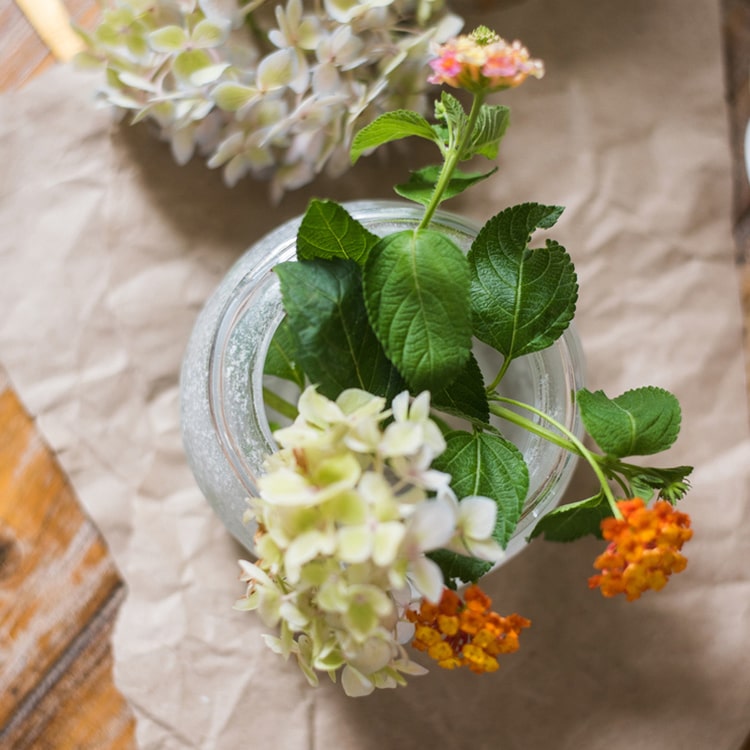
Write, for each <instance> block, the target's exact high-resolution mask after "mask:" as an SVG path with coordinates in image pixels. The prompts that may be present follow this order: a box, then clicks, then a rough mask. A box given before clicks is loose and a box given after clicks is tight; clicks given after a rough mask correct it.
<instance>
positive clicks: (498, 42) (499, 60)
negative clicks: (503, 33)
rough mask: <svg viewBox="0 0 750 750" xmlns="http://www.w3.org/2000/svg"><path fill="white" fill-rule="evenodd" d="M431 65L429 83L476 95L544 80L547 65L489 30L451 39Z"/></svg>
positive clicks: (481, 29) (484, 28) (441, 47)
mask: <svg viewBox="0 0 750 750" xmlns="http://www.w3.org/2000/svg"><path fill="white" fill-rule="evenodd" d="M436 55H437V56H436V57H435V59H433V60H431V61H430V67H431V68H432V70H433V74H432V76H430V78H429V81H430V83H438V84H446V85H448V86H453V87H454V88H461V89H465V90H466V91H474V92H479V91H481V92H491V91H501V90H503V89H508V88H513V87H515V86H518V85H520V84H521V83H523V82H524V81H525V80H526V79H527V78H528V77H529V76H534V77H535V78H541V77H542V76H543V75H544V64H543V63H542V61H541V60H535V59H532V58H531V56H530V55H529V51H528V49H526V47H524V46H523V45H522V44H521V43H520V42H518V41H514V42H506V41H505V39H503V38H502V37H500V36H498V34H496V33H495V32H494V31H490V29H488V28H487V27H486V26H480V27H478V28H477V29H475V30H474V31H473V32H472V33H471V34H467V35H462V36H458V37H455V38H453V39H450V40H449V41H448V42H446V43H445V44H442V45H440V46H439V47H438V48H437V51H436Z"/></svg>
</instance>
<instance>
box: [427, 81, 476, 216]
mask: <svg viewBox="0 0 750 750" xmlns="http://www.w3.org/2000/svg"><path fill="white" fill-rule="evenodd" d="M484 97H485V94H484V92H481V91H480V92H479V93H476V94H474V100H473V101H472V103H471V111H470V112H469V118H468V120H467V121H466V127H465V128H464V131H463V133H459V134H458V138H456V139H455V140H454V142H453V145H452V147H451V148H450V149H449V151H448V155H447V156H446V158H445V161H444V162H443V168H442V169H441V170H440V176H439V177H438V181H437V182H436V183H435V189H434V190H433V191H432V195H431V196H430V202H429V204H428V205H427V208H425V212H424V216H423V217H422V221H420V222H419V226H418V227H417V230H420V229H426V228H427V226H428V224H429V223H430V221H431V220H432V216H433V214H434V213H435V211H436V209H437V207H438V206H439V205H440V203H441V202H442V200H443V193H445V190H446V188H447V187H448V184H449V183H450V181H451V178H452V177H453V172H454V171H455V169H456V166H457V165H458V162H459V161H460V159H461V157H462V155H463V153H464V151H465V149H466V144H467V143H468V141H469V138H471V134H472V133H473V132H474V126H475V125H476V123H477V118H478V117H479V111H480V110H481V108H482V103H483V102H484Z"/></svg>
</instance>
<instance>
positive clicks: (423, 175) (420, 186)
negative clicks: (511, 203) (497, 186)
mask: <svg viewBox="0 0 750 750" xmlns="http://www.w3.org/2000/svg"><path fill="white" fill-rule="evenodd" d="M440 169H441V166H440V165H434V166H430V167H423V168H422V169H417V170H416V171H413V172H412V173H411V176H410V177H409V181H408V182H404V183H402V184H400V185H396V187H395V188H394V190H395V191H396V192H397V193H398V194H399V195H400V196H401V197H402V198H408V199H409V200H412V201H415V202H416V203H421V204H422V205H423V206H426V205H427V204H428V203H429V202H430V198H431V197H432V192H433V190H434V188H435V183H436V182H437V181H438V178H439V177H440ZM495 172H497V167H495V168H494V169H492V170H490V171H489V172H461V171H459V170H458V169H456V170H454V172H453V175H452V176H451V179H450V181H449V182H448V185H447V186H446V188H445V192H444V193H443V197H442V200H441V202H442V201H445V200H448V199H449V198H453V196H455V195H458V194H459V193H463V191H464V190H466V189H467V188H470V187H471V186H472V185H476V183H477V182H481V181H482V180H486V179H487V178H488V177H490V176H491V175H493V174H495Z"/></svg>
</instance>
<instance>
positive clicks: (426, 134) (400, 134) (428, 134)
mask: <svg viewBox="0 0 750 750" xmlns="http://www.w3.org/2000/svg"><path fill="white" fill-rule="evenodd" d="M410 135H416V136H419V137H420V138H426V139H427V140H428V141H434V140H435V139H436V136H435V132H434V131H433V129H432V127H431V126H430V123H429V122H427V120H425V118H424V117H422V115H420V114H417V113H416V112H411V111H410V110H407V109H397V110H395V111H393V112H386V113H385V114H383V115H380V117H378V118H377V119H375V120H373V122H371V123H370V124H369V125H365V127H363V128H362V130H360V131H359V132H358V133H357V134H356V135H355V136H354V140H353V141H352V147H351V150H350V152H349V154H350V157H351V160H352V164H354V163H355V162H356V161H357V159H359V157H360V156H362V154H363V153H364V152H365V151H369V150H370V149H373V148H376V147H377V146H381V145H382V144H383V143H388V142H390V141H397V140H399V139H401V138H407V137H408V136H410Z"/></svg>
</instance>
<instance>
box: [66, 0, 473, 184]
mask: <svg viewBox="0 0 750 750" xmlns="http://www.w3.org/2000/svg"><path fill="white" fill-rule="evenodd" d="M104 2H105V3H106V4H107V6H106V7H105V8H104V10H103V12H102V19H101V22H100V23H99V25H98V26H97V28H96V29H95V30H94V31H93V32H92V33H86V32H85V31H81V34H82V36H83V37H84V39H85V40H86V41H87V46H88V50H87V52H85V53H83V54H82V55H81V57H80V62H81V64H82V65H85V66H86V67H90V66H91V65H92V64H99V65H103V66H104V68H105V78H104V82H103V83H102V86H101V88H100V91H99V93H98V100H99V101H100V102H108V103H109V104H111V105H114V106H115V107H117V108H119V109H120V110H122V111H123V112H128V111H129V112H131V113H132V114H133V121H139V120H152V121H153V122H154V123H155V124H156V125H157V126H158V128H159V129H160V130H161V134H162V137H163V138H164V139H165V140H169V141H170V142H171V144H172V149H173V153H174V155H175V158H176V159H177V160H178V161H179V162H180V163H184V162H185V161H187V160H188V159H190V158H191V157H192V156H193V154H194V153H195V151H196V150H197V151H199V152H200V153H201V154H204V155H205V156H206V157H207V160H208V165H209V166H210V167H213V168H220V169H222V171H223V175H224V178H225V181H226V182H227V184H229V185H233V184H235V183H236V182H237V181H238V180H240V179H241V178H242V177H244V176H245V175H247V174H249V175H252V176H253V177H257V178H269V179H270V180H271V193H272V195H273V196H275V197H276V198H279V197H281V196H282V195H283V193H284V192H285V191H287V190H293V189H296V188H297V187H300V186H302V185H304V184H306V183H308V182H310V181H311V180H312V179H313V178H314V177H315V175H317V174H319V173H320V172H322V171H323V170H326V171H328V172H329V173H330V174H332V175H334V176H335V175H337V174H340V173H341V172H343V171H344V170H345V169H348V168H349V166H350V164H349V159H348V149H349V144H350V142H351V139H352V137H353V133H354V132H355V130H356V129H357V128H359V127H361V126H363V125H365V124H366V123H367V122H369V121H370V120H372V119H374V118H375V117H376V116H377V115H378V114H380V113H381V112H384V111H387V110H390V109H394V108H398V107H410V108H414V109H417V110H418V111H422V112H424V113H426V107H427V100H426V96H425V93H424V91H425V89H426V86H427V67H426V62H427V59H428V57H429V45H430V43H431V42H437V43H439V42H444V41H446V40H447V39H449V38H450V37H452V36H454V35H455V34H456V33H458V31H459V30H460V28H461V25H462V21H461V19H459V18H458V17H457V16H455V15H452V14H450V13H448V12H446V11H445V10H444V8H443V2H442V0H418V1H417V0H323V2H321V1H320V0H284V2H271V1H270V0H250V1H249V2H247V3H242V2H241V0H179V2H176V1H175V0H104ZM269 101H271V102H274V103H278V102H283V104H284V107H285V113H284V114H283V115H279V117H277V118H276V119H275V122H276V123H279V122H281V121H283V124H282V125H281V126H280V127H279V128H277V129H276V130H275V132H274V137H271V138H267V137H266V136H267V135H268V133H267V130H265V128H266V127H267V124H266V125H263V124H260V123H259V122H258V119H259V118H257V117H255V116H254V115H253V114H252V113H253V111H254V110H255V109H256V108H261V109H262V108H264V107H265V104H266V103H267V102H269ZM208 117H211V118H213V120H214V122H213V123H212V127H211V128H209V129H202V128H201V127H200V126H201V123H202V121H203V120H204V119H206V118H208ZM261 119H262V118H261ZM206 131H208V134H207V132H206ZM238 132H242V133H244V138H242V139H241V140H240V139H238V138H233V139H232V137H233V136H235V135H236V133H238ZM209 135H210V137H209ZM230 139H232V140H231V149H232V153H231V156H230V157H229V158H227V151H228V143H229V142H230ZM196 145H197V146H198V148H197V149H196Z"/></svg>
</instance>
